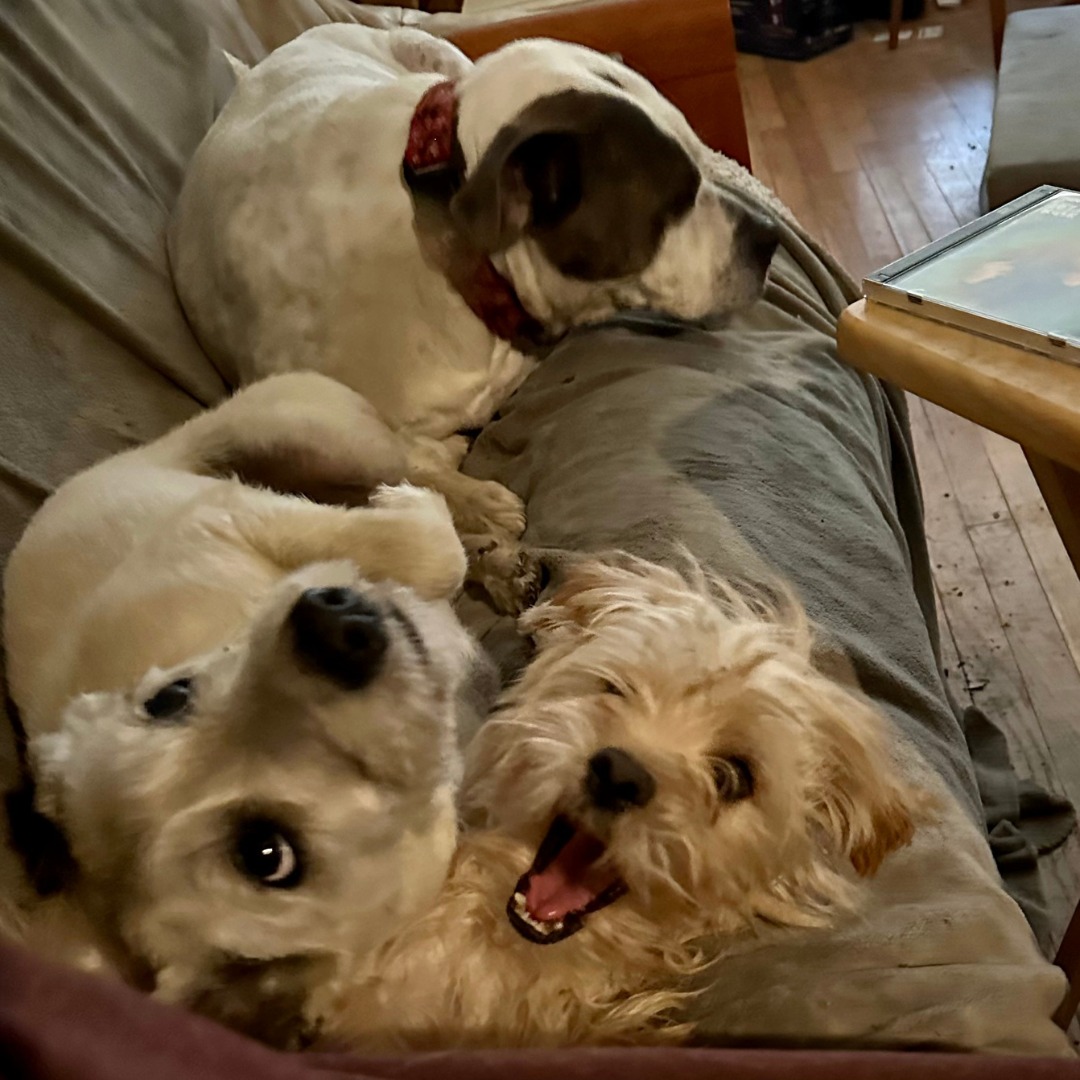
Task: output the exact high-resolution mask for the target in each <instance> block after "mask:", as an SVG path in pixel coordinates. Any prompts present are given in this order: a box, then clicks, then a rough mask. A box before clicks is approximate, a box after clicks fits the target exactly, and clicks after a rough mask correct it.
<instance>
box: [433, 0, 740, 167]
mask: <svg viewBox="0 0 1080 1080" xmlns="http://www.w3.org/2000/svg"><path fill="white" fill-rule="evenodd" d="M440 29H442V28H440ZM444 32H445V33H446V36H447V37H448V38H449V39H450V40H451V41H453V42H454V44H455V45H457V46H458V48H459V49H461V50H462V51H463V52H464V53H465V54H466V55H468V56H469V57H471V58H472V59H474V60H475V59H477V58H479V57H480V56H483V55H484V54H485V53H488V52H492V51H493V50H494V49H497V48H499V47H500V46H502V45H505V44H507V43H508V42H511V41H517V40H519V39H521V38H527V37H550V38H556V39H557V40H560V41H572V42H575V43H577V44H579V45H587V46H589V47H590V48H593V49H597V50H599V51H601V52H609V53H617V54H618V55H619V56H620V57H621V58H622V59H623V60H624V61H625V63H627V64H628V65H629V66H630V67H632V68H634V69H635V70H636V71H638V72H640V73H641V74H642V75H644V76H645V77H646V78H647V79H649V80H650V81H651V82H652V83H653V84H654V85H655V86H656V87H657V89H658V90H659V91H660V92H661V93H662V94H664V95H665V96H666V97H667V98H668V99H669V100H670V101H671V102H672V103H673V104H675V105H676V106H677V107H678V108H679V109H680V110H681V111H682V112H683V114H684V115H685V116H686V118H687V120H689V121H690V124H691V126H692V127H693V128H694V130H695V131H696V132H697V133H698V135H699V137H700V138H701V139H702V141H703V142H705V143H706V145H708V146H709V147H711V148H712V149H713V150H719V151H720V152H721V153H724V154H727V156H728V157H731V158H734V159H735V160H736V161H738V162H739V163H740V164H741V165H745V166H746V167H747V168H749V167H750V146H749V141H748V138H747V133H746V121H745V117H744V115H743V107H742V97H741V95H740V92H739V80H738V72H737V70H736V61H735V32H734V29H733V27H732V23H731V11H730V8H729V5H728V0H677V2H676V0H594V2H588V3H582V4H575V5H573V6H571V7H564V8H556V9H554V10H552V11H547V12H541V13H539V14H534V15H522V16H516V17H510V18H499V19H496V20H494V21H491V22H484V23H482V24H477V23H472V24H470V25H466V26H463V27H462V28H461V29H453V28H451V29H449V30H446V31H444Z"/></svg>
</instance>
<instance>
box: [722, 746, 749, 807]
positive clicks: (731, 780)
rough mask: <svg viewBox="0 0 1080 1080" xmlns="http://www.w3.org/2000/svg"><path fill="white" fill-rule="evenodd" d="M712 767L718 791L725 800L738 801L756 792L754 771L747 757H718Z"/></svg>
mask: <svg viewBox="0 0 1080 1080" xmlns="http://www.w3.org/2000/svg"><path fill="white" fill-rule="evenodd" d="M712 769H713V780H714V781H715V783H716V793H717V794H718V795H719V796H720V798H721V799H723V800H724V802H738V801H739V800H740V799H748V798H750V796H751V795H753V794H754V771H753V769H752V768H751V767H750V763H749V762H748V761H747V760H746V759H745V758H741V757H723V758H717V759H716V760H715V761H714V762H713V767H712Z"/></svg>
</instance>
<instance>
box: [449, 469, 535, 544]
mask: <svg viewBox="0 0 1080 1080" xmlns="http://www.w3.org/2000/svg"><path fill="white" fill-rule="evenodd" d="M454 519H455V520H456V521H457V523H458V528H459V529H460V531H461V532H462V533H464V534H466V535H475V536H488V537H500V538H505V539H506V540H517V539H518V538H519V537H520V536H521V534H522V533H523V532H524V531H525V504H524V503H523V502H522V501H521V499H519V498H518V497H517V496H516V495H515V494H514V493H513V492H512V491H511V490H510V489H509V488H507V487H503V485H502V484H500V483H497V482H496V481H494V480H475V481H473V482H472V484H470V486H469V492H468V499H467V501H465V502H464V503H458V504H457V505H455V507H454Z"/></svg>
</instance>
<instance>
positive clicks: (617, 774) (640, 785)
mask: <svg viewBox="0 0 1080 1080" xmlns="http://www.w3.org/2000/svg"><path fill="white" fill-rule="evenodd" d="M585 793H586V794H587V795H588V796H589V801H590V802H591V803H592V804H593V806H595V807H596V808H597V809H598V810H610V811H611V813H613V814H621V813H622V812H623V811H624V810H629V809H630V808H631V807H634V806H637V807H641V806H647V805H648V804H649V801H650V800H651V799H652V797H653V796H654V795H655V794H656V781H655V780H654V779H653V776H652V773H650V772H649V770H648V769H646V768H645V766H644V765H642V764H641V762H640V761H638V759H637V758H636V757H634V756H633V755H632V754H628V753H627V752H626V751H625V750H620V749H619V748H618V747H617V746H608V747H606V748H605V749H603V750H600V751H599V752H597V753H595V754H593V756H592V757H591V758H590V759H589V771H588V773H587V774H586V776H585Z"/></svg>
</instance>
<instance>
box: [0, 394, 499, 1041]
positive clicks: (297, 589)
mask: <svg viewBox="0 0 1080 1080" xmlns="http://www.w3.org/2000/svg"><path fill="white" fill-rule="evenodd" d="M393 439H394V436H393V435H392V433H390V432H388V431H387V430H386V428H385V427H384V426H383V425H382V424H381V423H380V422H379V421H378V419H377V418H376V417H375V416H374V414H373V413H372V411H371V409H370V407H369V406H368V405H367V404H366V403H365V402H364V401H363V399H361V398H359V397H358V396H357V395H356V394H355V393H353V392H352V391H351V390H349V389H347V388H346V387H343V386H341V385H340V384H337V383H334V382H332V381H331V380H329V379H327V378H325V377H323V376H321V375H315V374H295V375H284V376H279V377H277V378H273V379H267V380H264V381H263V382H260V383H257V384H255V385H254V386H252V387H249V388H248V389H247V390H244V391H242V392H241V393H239V394H238V395H237V396H235V397H234V398H232V399H230V400H229V401H226V402H225V403H224V404H223V405H221V406H220V407H218V408H217V409H215V410H213V411H211V412H208V413H204V414H202V415H200V416H198V417H196V418H195V419H193V420H191V421H189V422H188V423H187V424H185V425H183V426H182V427H180V428H178V429H176V430H175V431H173V432H172V433H170V434H168V435H166V436H165V437H164V438H162V439H160V440H158V441H157V442H155V443H152V444H150V445H149V446H146V447H143V448H140V449H136V450H132V451H130V452H128V453H125V454H121V455H119V456H118V457H115V458H112V459H109V460H108V461H105V462H103V463H102V464H100V465H98V466H96V467H94V468H92V469H90V470H88V471H87V472H85V473H83V474H81V475H79V476H77V477H75V478H74V479H72V480H71V481H69V482H68V483H66V484H65V485H64V486H63V487H61V488H60V490H59V491H58V492H57V493H56V494H55V495H54V496H53V497H52V498H51V499H49V500H48V502H47V503H46V504H45V506H44V507H43V508H42V509H41V511H40V512H39V513H38V515H37V516H36V517H35V518H34V519H33V521H32V522H31V524H30V526H29V528H28V529H27V531H26V533H25V535H24V537H23V538H22V540H21V541H20V543H19V545H18V547H17V548H16V550H15V552H14V554H13V555H12V557H11V560H10V562H9V564H8V567H7V572H6V576H5V592H6V605H5V627H4V638H5V641H6V644H7V649H8V661H9V669H8V670H9V674H10V685H11V692H12V695H13V697H14V700H15V701H16V703H17V704H18V706H19V708H20V710H21V714H22V718H23V722H24V724H25V727H26V729H27V733H28V734H29V736H30V744H29V750H30V757H31V761H32V764H33V770H34V774H35V779H36V781H37V785H38V806H39V809H40V810H41V811H43V812H44V813H45V814H46V815H47V816H49V817H50V818H52V819H53V820H54V821H56V822H57V823H58V824H59V825H60V826H61V827H62V829H63V830H64V832H65V834H66V836H67V839H68V841H69V843H70V846H71V849H72V854H73V855H74V858H75V861H76V863H77V867H78V873H77V877H76V879H75V882H74V884H73V888H72V891H71V894H70V895H69V896H67V897H65V898H64V901H65V903H67V905H68V906H69V907H70V908H73V909H75V910H76V911H78V912H79V913H80V914H81V916H82V917H83V918H84V919H85V920H86V921H87V923H88V924H89V925H90V926H91V927H92V928H93V929H94V931H95V933H96V935H97V936H98V938H99V942H98V944H99V946H100V949H101V951H102V953H103V955H104V958H105V960H106V961H107V963H108V964H109V965H110V966H112V967H114V968H115V969H117V970H118V971H120V972H121V973H122V974H123V975H124V976H125V977H126V978H128V979H129V980H131V981H133V982H135V983H137V984H139V985H143V986H146V987H147V988H154V989H155V990H156V992H157V993H158V994H159V995H160V996H162V997H165V998H168V999H171V1000H175V1001H181V1002H184V1003H187V1004H189V1005H191V1006H192V1007H194V1008H197V1009H199V1010H201V1011H204V1012H207V1013H210V1014H212V1015H215V1016H218V1017H220V1018H221V1019H223V1020H225V1021H226V1022H227V1023H230V1024H232V1025H233V1026H236V1027H239V1028H242V1029H245V1030H248V1031H251V1032H253V1033H255V1034H258V1035H259V1036H260V1037H263V1038H265V1039H268V1040H270V1041H273V1042H279V1043H282V1044H287V1045H294V1044H295V1043H296V1042H297V1041H299V1040H301V1039H302V1038H303V1037H305V1031H306V1030H308V1029H309V1028H310V1027H311V1026H312V1025H313V1024H314V1023H315V1022H316V1021H317V1019H318V1015H319V1012H320V1008H321V1004H320V1001H319V994H320V993H322V992H324V991H327V990H328V989H329V988H330V987H331V986H332V984H333V979H334V977H335V974H336V972H337V970H338V968H339V966H341V965H343V964H348V965H352V964H354V963H355V961H356V955H357V954H358V953H359V952H362V951H364V950H366V949H369V948H372V947H374V946H375V945H377V944H378V943H379V942H381V941H382V939H383V938H384V937H385V936H386V935H387V934H388V933H389V932H390V931H391V930H392V929H393V928H394V927H395V926H396V925H397V923H398V922H399V921H400V920H401V919H403V918H405V917H406V916H409V915H411V914H413V913H415V912H416V911H417V910H419V909H422V908H423V907H425V906H426V905H427V904H428V903H430V900H431V898H432V896H433V895H434V893H435V891H436V890H437V889H438V888H439V886H440V884H441V882H442V880H443V877H444V875H445V871H446V867H447V864H448V862H449V859H450V857H451V854H452V851H453V848H454V843H455V836H456V821H455V809H454V793H455V790H456V787H457V783H458V780H459V776H460V759H459V754H458V750H457V743H456V739H457V726H458V721H459V720H460V719H461V714H462V713H463V712H464V711H465V710H466V708H467V702H466V697H465V691H466V690H467V689H468V687H469V680H470V677H471V676H472V674H473V673H474V670H475V669H476V668H477V666H478V664H479V663H480V657H479V655H478V650H477V649H476V647H475V645H474V643H473V642H472V640H471V638H470V637H469V636H468V635H467V634H466V632H465V631H464V629H463V628H462V627H461V625H460V623H459V622H458V621H457V619H456V618H455V617H454V615H453V613H452V611H451V609H450V606H449V603H448V599H449V598H450V597H452V596H453V595H455V594H456V593H457V591H458V590H459V588H460V586H461V582H462V578H463V575H464V572H465V565H466V563H465V555H464V552H463V550H462V547H461V545H460V543H459V542H458V539H457V536H456V533H455V530H454V525H453V522H452V521H451V518H450V515H449V513H448V511H447V508H446V505H445V502H444V501H443V499H442V497H441V496H439V495H436V494H434V493H432V492H428V491H422V490H420V489H418V488H413V487H410V486H408V485H402V486H398V487H393V488H386V487H382V488H377V489H376V490H375V491H374V493H373V494H372V495H371V497H370V499H369V500H368V501H367V503H366V505H363V506H358V507H356V508H352V509H350V508H347V507H345V506H339V505H333V506H332V505H320V504H317V503H314V502H310V501H308V500H307V499H306V498H302V497H299V496H294V495H287V494H281V493H279V492H278V491H272V490H269V489H267V488H263V487H257V486H254V481H255V480H257V479H261V478H269V479H274V480H276V481H278V482H279V483H281V482H283V481H287V482H288V484H286V486H289V485H290V484H291V485H292V486H291V487H289V490H301V491H302V490H306V489H309V488H317V489H320V490H323V491H326V490H330V491H333V492H335V493H336V494H338V495H339V496H342V497H351V498H352V499H354V500H361V499H362V498H363V496H364V495H365V494H366V493H367V490H366V485H367V484H374V483H375V481H376V480H377V479H378V477H379V476H380V475H381V474H382V472H383V471H384V469H385V467H386V465H387V460H388V458H392V457H393V452H394V446H393ZM238 476H239V477H245V478H248V479H251V480H252V481H253V483H245V482H243V481H242V480H241V479H238V478H237V477H238ZM365 478H367V479H366V480H365ZM53 907H54V908H55V909H56V910H58V911H59V910H60V908H57V906H56V905H53ZM31 936H32V937H36V938H37V939H38V940H40V938H41V936H42V935H41V934H40V933H38V934H36V935H35V934H33V933H32V934H31ZM46 936H51V934H46Z"/></svg>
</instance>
